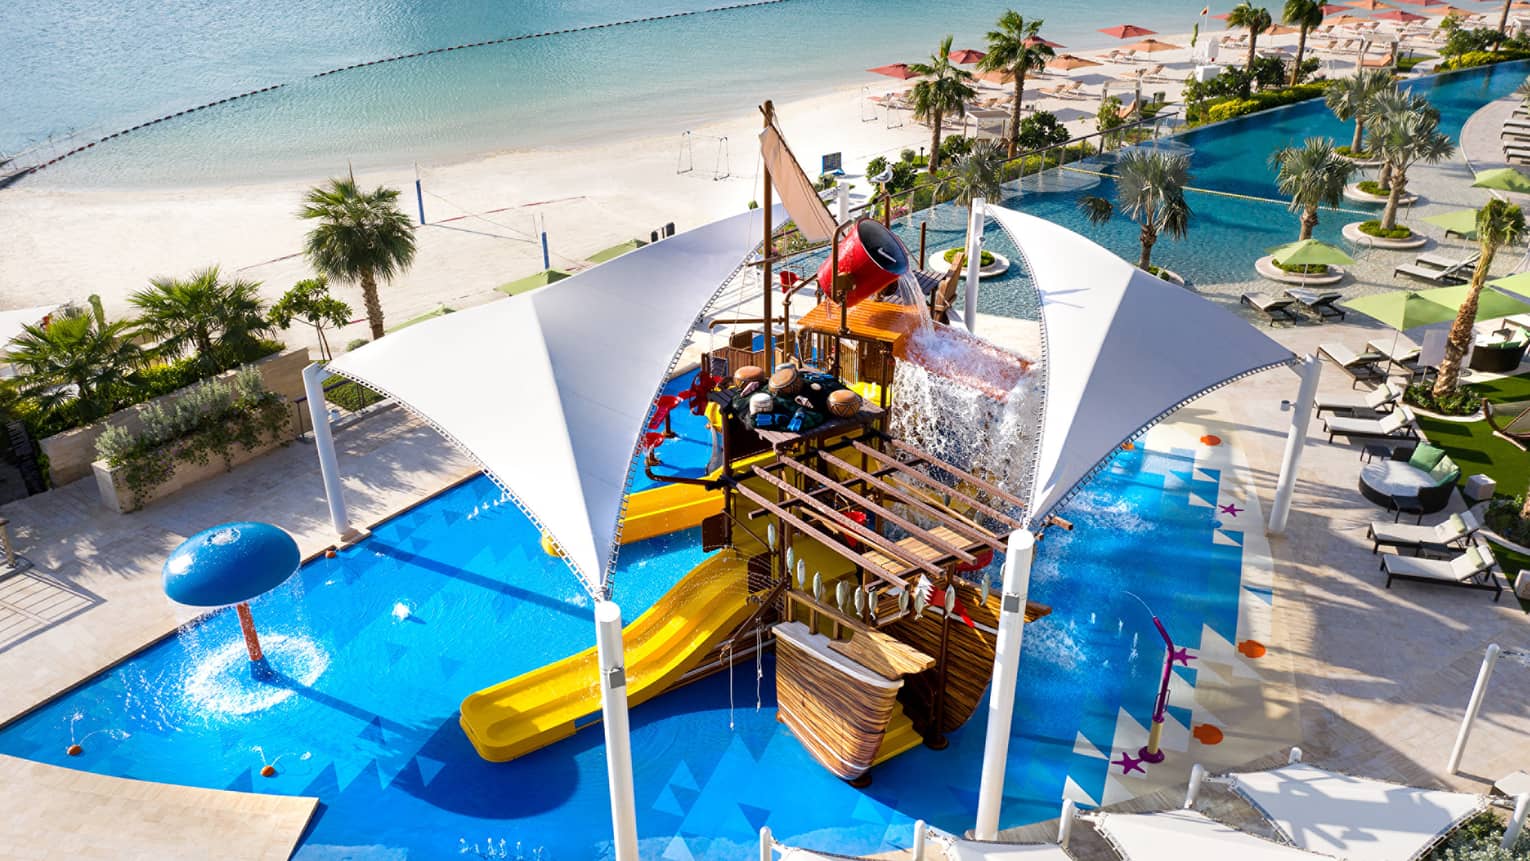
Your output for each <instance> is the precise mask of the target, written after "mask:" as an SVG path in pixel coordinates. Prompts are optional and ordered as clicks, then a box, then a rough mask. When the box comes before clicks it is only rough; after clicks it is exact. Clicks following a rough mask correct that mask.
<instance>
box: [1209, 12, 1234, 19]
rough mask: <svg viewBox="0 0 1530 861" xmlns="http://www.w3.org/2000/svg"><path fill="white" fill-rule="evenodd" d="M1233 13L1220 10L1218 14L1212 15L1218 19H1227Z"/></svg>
mask: <svg viewBox="0 0 1530 861" xmlns="http://www.w3.org/2000/svg"><path fill="white" fill-rule="evenodd" d="M1231 15H1232V13H1231V12H1218V13H1217V14H1215V15H1212V16H1211V17H1213V18H1215V19H1217V20H1218V21H1226V20H1227V19H1228V18H1229V17H1230V16H1231Z"/></svg>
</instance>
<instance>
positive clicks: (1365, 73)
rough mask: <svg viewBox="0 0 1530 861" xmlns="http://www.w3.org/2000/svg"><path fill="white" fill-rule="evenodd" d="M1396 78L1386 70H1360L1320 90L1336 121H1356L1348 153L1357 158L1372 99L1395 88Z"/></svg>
mask: <svg viewBox="0 0 1530 861" xmlns="http://www.w3.org/2000/svg"><path fill="white" fill-rule="evenodd" d="M1396 87H1397V80H1396V78H1394V77H1393V76H1392V73H1391V72H1390V71H1388V70H1386V69H1361V70H1360V71H1359V72H1356V73H1355V74H1354V75H1351V76H1350V77H1347V78H1335V79H1334V80H1331V81H1329V82H1328V86H1327V87H1326V88H1324V91H1323V103H1324V104H1326V105H1328V109H1329V110H1330V111H1333V115H1334V116H1335V117H1337V118H1338V119H1339V122H1345V123H1347V122H1349V121H1350V120H1354V121H1355V136H1354V138H1353V139H1352V140H1351V141H1350V144H1349V154H1350V155H1352V156H1356V157H1358V156H1359V155H1360V153H1361V143H1362V141H1363V140H1364V137H1365V123H1366V115H1367V112H1368V109H1369V106H1370V104H1371V102H1372V101H1373V100H1374V99H1375V98H1376V96H1377V95H1378V94H1380V93H1382V92H1384V91H1386V90H1391V89H1396Z"/></svg>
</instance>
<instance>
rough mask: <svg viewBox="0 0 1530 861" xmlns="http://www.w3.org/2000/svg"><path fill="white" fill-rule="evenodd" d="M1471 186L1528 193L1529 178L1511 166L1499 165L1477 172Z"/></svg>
mask: <svg viewBox="0 0 1530 861" xmlns="http://www.w3.org/2000/svg"><path fill="white" fill-rule="evenodd" d="M1472 188H1491V189H1494V190H1497V191H1513V192H1518V193H1519V194H1530V178H1527V177H1526V176H1525V175H1524V174H1522V173H1520V172H1519V171H1517V170H1515V169H1514V168H1512V167H1499V168H1494V169H1492V170H1485V171H1483V172H1482V173H1479V174H1477V180H1476V182H1473V183H1472Z"/></svg>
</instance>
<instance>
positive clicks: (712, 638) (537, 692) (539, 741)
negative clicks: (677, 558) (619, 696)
mask: <svg viewBox="0 0 1530 861" xmlns="http://www.w3.org/2000/svg"><path fill="white" fill-rule="evenodd" d="M748 596H749V593H748V581H747V577H746V563H745V561H744V560H743V559H741V558H738V557H737V556H734V555H733V554H732V553H730V552H727V551H723V552H720V553H718V554H717V555H715V556H713V557H712V558H710V559H708V560H706V561H705V562H703V563H702V564H700V565H698V566H697V567H696V568H695V569H694V570H692V571H691V573H689V574H687V575H686V576H685V577H684V578H682V579H681V580H680V582H679V583H676V584H675V586H674V588H672V589H670V590H669V592H668V593H666V594H665V595H664V597H663V598H660V599H659V601H658V602H657V603H655V604H654V605H653V606H652V607H650V608H649V609H648V612H646V613H644V614H643V615H641V616H639V617H637V619H636V620H635V621H633V622H632V623H631V624H629V625H628V626H627V627H626V630H625V631H624V632H623V634H622V641H623V644H624V645H625V647H626V664H627V667H626V669H627V702H628V703H630V704H632V705H637V704H638V703H641V702H643V701H645V700H647V699H649V698H650V697H653V696H655V695H656V694H659V693H661V692H663V691H664V690H666V689H667V688H668V687H669V686H670V685H672V684H673V683H674V682H676V681H677V680H678V679H679V678H680V677H681V676H683V675H685V673H686V672H687V671H689V670H691V669H693V668H694V667H695V666H696V665H697V664H698V663H700V661H701V659H702V658H703V657H705V656H706V654H707V653H708V652H710V651H712V649H713V648H715V647H716V646H717V645H718V644H719V643H720V642H722V640H723V639H724V638H726V637H727V636H728V635H729V634H731V633H732V632H733V629H734V628H736V627H737V626H738V625H740V624H741V623H743V621H744V620H745V619H746V618H747V617H748V616H749V614H750V613H751V612H753V609H754V608H753V607H752V606H751V605H750V604H749V603H748V601H747V600H746V599H747V598H748ZM597 669H598V664H597V662H596V657H595V649H594V648H589V649H586V650H584V651H583V652H580V653H578V654H576V655H572V656H570V657H568V658H565V659H563V660H561V661H558V662H556V663H552V664H548V665H547V666H545V667H542V668H540V669H537V670H533V671H531V672H529V673H526V674H525V675H522V676H518V677H516V678H514V679H511V680H509V681H507V682H502V683H500V684H498V685H495V686H493V687H490V688H485V689H483V690H481V691H478V692H477V693H475V694H472V695H470V696H469V697H468V698H467V699H465V700H463V701H462V718H461V722H462V729H463V730H464V731H465V732H466V733H467V737H468V740H469V741H471V742H472V743H473V747H474V748H476V749H477V750H478V754H479V756H482V757H483V758H484V759H487V760H490V761H492V762H505V761H507V760H511V759H515V758H516V757H518V756H524V755H525V754H528V753H531V752H532V751H534V750H537V749H539V748H542V747H544V746H546V745H549V744H551V743H553V742H555V741H558V740H559V739H564V738H567V737H569V736H571V735H573V734H574V732H575V731H577V730H579V729H581V728H582V727H584V726H586V725H588V724H591V723H594V722H595V721H596V720H597V719H598V718H599V717H600V689H599V688H598V687H597V685H596V681H597Z"/></svg>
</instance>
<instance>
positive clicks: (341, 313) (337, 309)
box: [271, 275, 351, 362]
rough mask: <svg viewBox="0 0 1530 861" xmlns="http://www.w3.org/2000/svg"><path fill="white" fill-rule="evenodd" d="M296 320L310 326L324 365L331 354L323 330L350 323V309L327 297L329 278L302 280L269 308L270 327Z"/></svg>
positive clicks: (289, 323)
mask: <svg viewBox="0 0 1530 861" xmlns="http://www.w3.org/2000/svg"><path fill="white" fill-rule="evenodd" d="M298 319H301V320H302V321H303V322H305V323H307V324H308V325H310V326H312V327H313V333H314V335H315V336H316V337H317V338H318V339H319V354H320V355H322V356H323V357H324V361H326V362H327V361H329V360H330V359H331V358H332V354H331V353H330V349H329V340H328V339H327V338H325V337H324V327H325V326H329V327H331V328H335V329H339V328H340V327H342V326H344V325H345V324H347V323H349V322H350V321H351V306H349V305H347V304H345V303H344V302H342V301H340V300H339V299H336V298H335V297H334V296H331V295H330V294H329V279H328V278H325V277H324V276H323V275H320V276H319V277H317V278H304V279H303V280H302V281H299V282H298V283H296V284H294V285H292V289H291V290H288V291H287V292H286V293H283V294H282V298H281V299H280V300H278V301H277V303H276V304H275V305H272V306H271V324H272V325H273V326H277V327H278V328H282V329H285V328H287V327H288V326H291V325H292V321H293V320H298Z"/></svg>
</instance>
